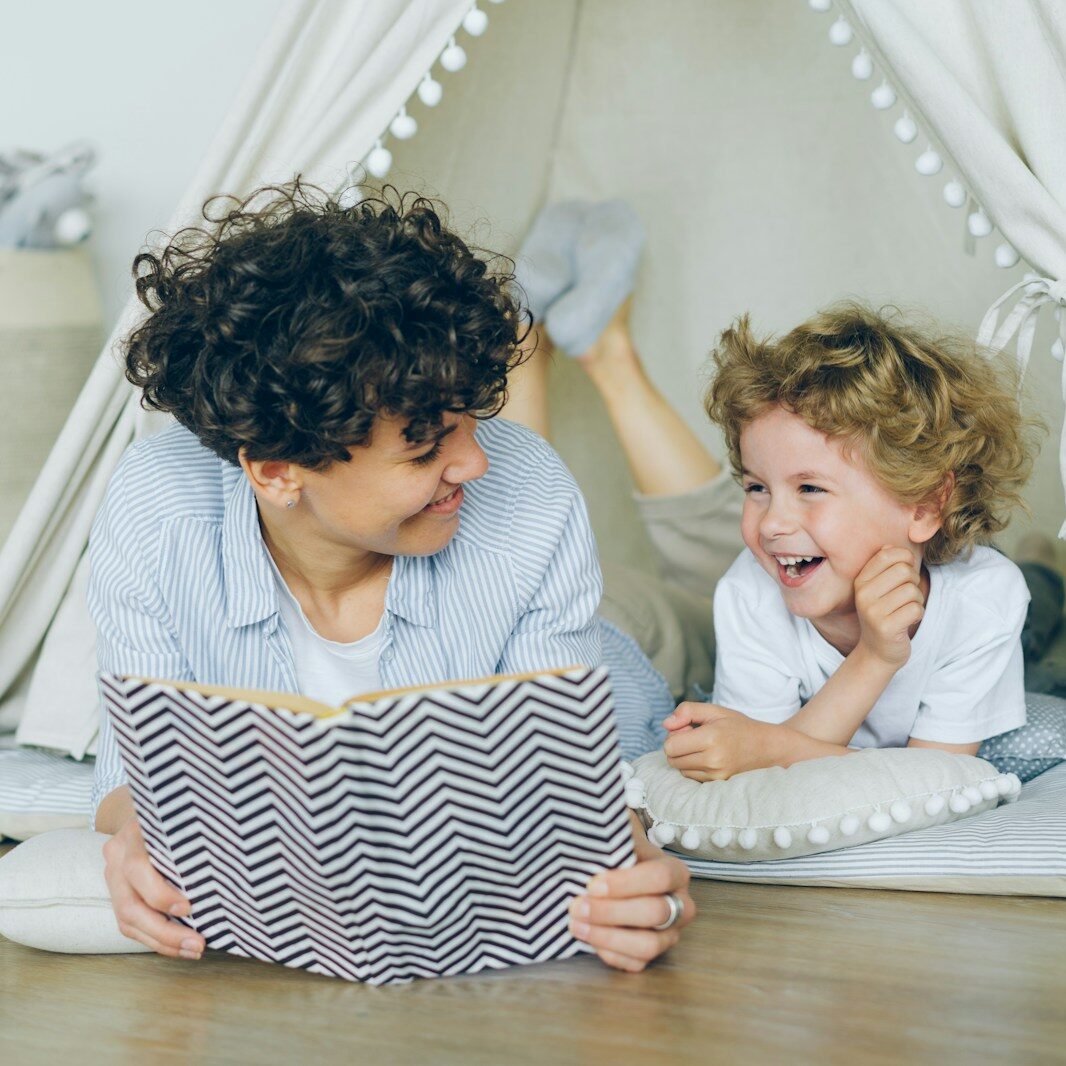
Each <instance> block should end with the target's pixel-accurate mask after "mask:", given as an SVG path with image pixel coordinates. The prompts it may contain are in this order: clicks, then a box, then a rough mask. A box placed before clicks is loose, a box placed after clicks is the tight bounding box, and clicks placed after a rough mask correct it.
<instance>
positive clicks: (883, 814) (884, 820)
mask: <svg viewBox="0 0 1066 1066" xmlns="http://www.w3.org/2000/svg"><path fill="white" fill-rule="evenodd" d="M866 824H867V825H868V826H869V827H870V828H871V829H872V830H873V831H874V832H875V833H883V832H885V830H886V829H888V828H889V826H891V825H892V819H891V817H890V816H889V814H888V812H887V811H874V813H873V814H871V815H870V817H869V818H867V819H866Z"/></svg>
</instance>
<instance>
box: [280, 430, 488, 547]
mask: <svg viewBox="0 0 1066 1066" xmlns="http://www.w3.org/2000/svg"><path fill="white" fill-rule="evenodd" d="M406 425H407V422H406V420H405V419H402V418H396V417H389V416H379V417H378V419H377V420H376V422H375V423H374V429H373V432H372V434H371V437H370V442H369V444H365V445H360V446H357V447H354V448H352V449H351V456H352V458H351V460H350V461H349V462H346V463H344V462H336V463H333V464H332V465H331V466H330V467H329V468H328V469H326V470H323V471H314V470H308V469H306V468H303V467H300V468H296V471H297V474H296V476H297V477H298V478H299V480H300V482H301V484H300V487H299V498H298V503H297V506H296V507H295V508H294V509H293V510H291V511H288V512H285V519H286V520H289V519H295V520H297V521H298V522H301V523H308V522H310V523H313V525H314V532H315V533H316V534H317V535H318V536H319V537H321V538H323V539H325V540H328V541H330V542H332V543H335V544H338V545H340V546H343V547H348V548H352V549H356V550H359V549H362V550H365V551H371V552H376V553H378V554H381V555H432V554H433V553H434V552H438V551H440V550H441V549H442V548H444V547H445V546H446V545H447V544H448V542H449V541H450V540H451V539H452V537H453V536H455V531H456V530H457V529H458V528H459V521H460V514H461V511H462V506H463V485H464V484H465V483H466V482H468V481H476V480H477V479H478V478H479V477H481V476H482V475H483V474H484V473H485V471H486V470H487V469H488V465H489V464H488V459H487V458H486V456H485V453H484V451H482V449H481V447H480V445H479V444H478V443H477V439H476V434H477V426H478V422H477V419H475V418H473V417H472V416H470V415H458V414H445V415H444V418H443V423H442V425H441V428H440V431H439V432H438V433H437V434H436V435H435V436H434V437H431V438H430V439H429V440H427V441H425V442H423V443H421V444H411V443H409V442H408V441H407V440H406V438H405V437H404V435H403V431H404V428H405V427H406ZM293 532H296V530H293Z"/></svg>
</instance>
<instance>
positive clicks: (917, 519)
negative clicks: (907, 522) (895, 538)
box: [910, 472, 955, 544]
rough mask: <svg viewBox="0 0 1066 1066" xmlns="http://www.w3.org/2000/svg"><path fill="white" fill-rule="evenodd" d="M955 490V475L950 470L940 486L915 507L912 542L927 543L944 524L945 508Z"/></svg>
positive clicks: (912, 518) (911, 530) (912, 521)
mask: <svg viewBox="0 0 1066 1066" xmlns="http://www.w3.org/2000/svg"><path fill="white" fill-rule="evenodd" d="M954 490H955V475H954V474H953V473H951V472H949V473H948V474H946V475H945V477H944V480H943V481H942V482H941V483H940V488H938V489H937V490H936V492H935V493H933V494H932V496H930V497H929V498H928V499H926V500H923V501H922V502H921V503H919V504H918V505H917V506H916V507H915V508H914V513H913V515H912V517H911V528H910V539H911V543H912V544H925V543H926V542H927V541H929V540H931V539H932V537H933V534H934V533H936V532H937V531H938V530H939V529H940V527H941V526H942V525H943V524H944V508H945V507H947V505H948V500H950V499H951V494H952V492H953V491H954Z"/></svg>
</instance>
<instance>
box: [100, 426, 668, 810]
mask: <svg viewBox="0 0 1066 1066" xmlns="http://www.w3.org/2000/svg"><path fill="white" fill-rule="evenodd" d="M478 443H479V444H480V445H481V446H482V448H483V449H484V450H485V453H486V455H487V456H488V460H489V469H488V472H487V473H486V474H485V475H484V476H483V477H482V478H480V479H479V480H478V481H475V482H468V483H467V485H466V486H465V501H464V503H463V508H462V511H461V512H460V514H461V518H460V524H459V529H458V531H457V532H456V534H455V536H454V537H453V538H452V540H451V541H450V543H449V544H448V545H447V546H446V547H445V548H444V549H443V550H441V551H439V552H437V553H436V554H434V555H428V556H411V555H401V556H397V557H396V560H395V563H394V566H393V570H392V575H391V578H390V580H389V585H388V591H387V593H386V597H385V615H384V619H383V632H382V640H381V651H380V656H379V663H378V665H379V670H380V675H381V681H382V684H383V685H384V686H385V687H388V688H400V687H403V686H407V685H421V684H433V683H436V682H440V681H445V680H449V679H456V678H466V677H484V676H487V675H489V674H494V673H524V672H527V671H534V670H541V669H551V668H555V667H562V666H569V665H572V664H574V663H583V664H588V665H590V666H593V665H598V664H599V663H600V662H605V663H606V664H607V666H608V667H609V669H610V672H611V679H612V685H613V689H614V699H615V709H616V717H617V721H618V726H619V738H620V741H621V746H622V750H623V753H624V754H625V755H626V756H627V757H633V756H635V755H638V754H640V753H641V752H643V751H647V750H649V749H651V748H652V747H654V746H655V745H656V743H657V740H658V738H659V731H658V725H657V723H658V721H659V720H660V719H661V718H662V717H664V716H665V715H667V714H669V713H670V711H671V710H672V709H673V702H672V700H671V698H670V692H669V689H668V687H667V685H666V682H665V681H664V680H663V678H662V676H661V675H660V674H659V673H658V672H657V671H656V670H655V669H654V668H653V667H652V665H651V664H650V663H649V662H648V660H647V659H646V658H645V656H644V655H643V653H642V652H641V651H640V649H639V647H638V646H637V644H636V643H635V641H633V640H632V639H631V638H630V637H628V636H626V635H625V634H623V633H621V632H620V631H619V630H617V629H615V628H614V627H613V626H611V625H609V624H608V623H607V622H605V621H603V620H602V619H600V618H598V617H597V615H596V609H597V607H598V605H599V601H600V595H601V592H602V578H601V576H600V568H599V563H598V561H597V557H596V546H595V542H594V539H593V536H592V530H591V527H590V526H589V520H588V514H587V512H586V509H585V503H584V500H583V498H582V496H581V493H580V491H579V490H578V488H577V485H576V484H575V482H574V480H573V478H572V477H571V475H570V473H569V471H568V470H567V469H566V467H565V466H564V465H563V462H562V460H561V459H559V457H558V456H557V455H556V454H555V452H554V451H553V450H552V449H551V448H550V447H549V445H548V444H547V443H546V442H545V441H543V440H542V439H541V438H540V437H538V436H536V434H534V433H531V432H530V431H529V430H527V429H524V428H523V427H521V426H518V425H516V424H514V423H512V422H508V421H506V420H503V419H496V420H493V421H489V422H484V423H481V424H480V425H479V426H478ZM89 557H90V577H89V592H88V601H89V611H90V613H91V614H92V617H93V620H94V621H95V623H96V627H97V662H98V666H99V668H100V670H101V671H103V672H106V673H114V674H131V675H134V676H138V677H154V678H163V679H167V680H175V681H195V682H198V683H200V684H207V685H212V684H213V685H231V686H240V687H244V688H253V689H268V690H273V691H278V692H295V691H297V687H296V672H295V669H294V665H293V657H292V649H291V647H290V644H289V640H288V637H287V634H286V631H285V628H284V626H283V625H281V624H280V616H279V604H278V591H277V587H276V584H275V581H274V578H273V574H272V571H271V569H270V560H269V557H268V554H267V549H266V546H265V545H264V543H263V539H262V535H261V533H260V529H259V520H258V513H257V509H256V501H255V496H254V494H253V492H252V489H251V486H250V485H249V484H248V481H247V479H246V478H245V476H244V473H243V471H242V470H241V469H240V468H239V467H237V466H234V465H232V464H230V463H227V462H225V461H223V460H221V459H219V458H218V457H217V456H216V455H215V454H214V453H213V452H211V451H210V450H209V449H207V448H205V447H203V445H201V444H200V443H199V441H198V440H197V439H196V438H195V437H194V436H193V435H192V434H191V433H189V432H188V431H187V430H185V429H183V428H182V427H181V426H177V425H175V426H173V427H171V428H170V429H167V430H165V431H164V432H162V433H160V434H158V435H156V436H154V437H150V438H148V439H147V440H144V441H140V442H139V443H137V444H135V445H133V446H132V447H131V448H130V449H129V450H128V451H127V452H126V454H125V455H124V456H123V459H122V461H121V463H120V464H119V466H118V468H117V469H116V470H115V473H114V475H113V476H112V479H111V483H110V485H109V486H108V490H107V495H106V497H105V499H104V503H103V506H102V507H101V509H100V513H99V514H98V515H97V517H96V521H95V523H94V525H93V530H92V535H91V537H90V540H89ZM124 781H125V773H124V771H123V769H122V765H121V760H120V758H119V753H118V748H117V745H116V743H115V737H114V734H113V732H112V730H111V727H110V723H109V722H108V720H107V716H106V714H102V721H101V729H100V740H99V747H98V753H97V760H96V775H95V779H94V782H93V801H92V802H93V809H94V810H95V809H96V807H97V805H98V804H99V802H100V800H101V799H103V798H104V796H106V795H107V794H108V793H109V792H111V791H112V790H113V789H115V788H117V787H118V786H119V785H121V784H123V783H124Z"/></svg>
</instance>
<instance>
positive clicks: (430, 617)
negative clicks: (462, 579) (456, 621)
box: [385, 549, 447, 629]
mask: <svg viewBox="0 0 1066 1066" xmlns="http://www.w3.org/2000/svg"><path fill="white" fill-rule="evenodd" d="M445 551H447V549H445ZM434 558H435V557H434V556H432V555H397V556H396V561H395V562H394V563H393V567H392V577H391V579H390V580H389V587H388V591H387V592H386V593H385V610H386V611H389V612H391V613H392V614H394V615H397V616H398V617H400V618H403V619H405V620H406V621H408V622H411V623H412V624H413V625H416V626H422V627H423V628H426V629H430V628H432V627H433V626H434V624H435V623H436V620H437V609H436V608H437V597H436V582H437V577H436V563H435V562H434Z"/></svg>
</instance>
